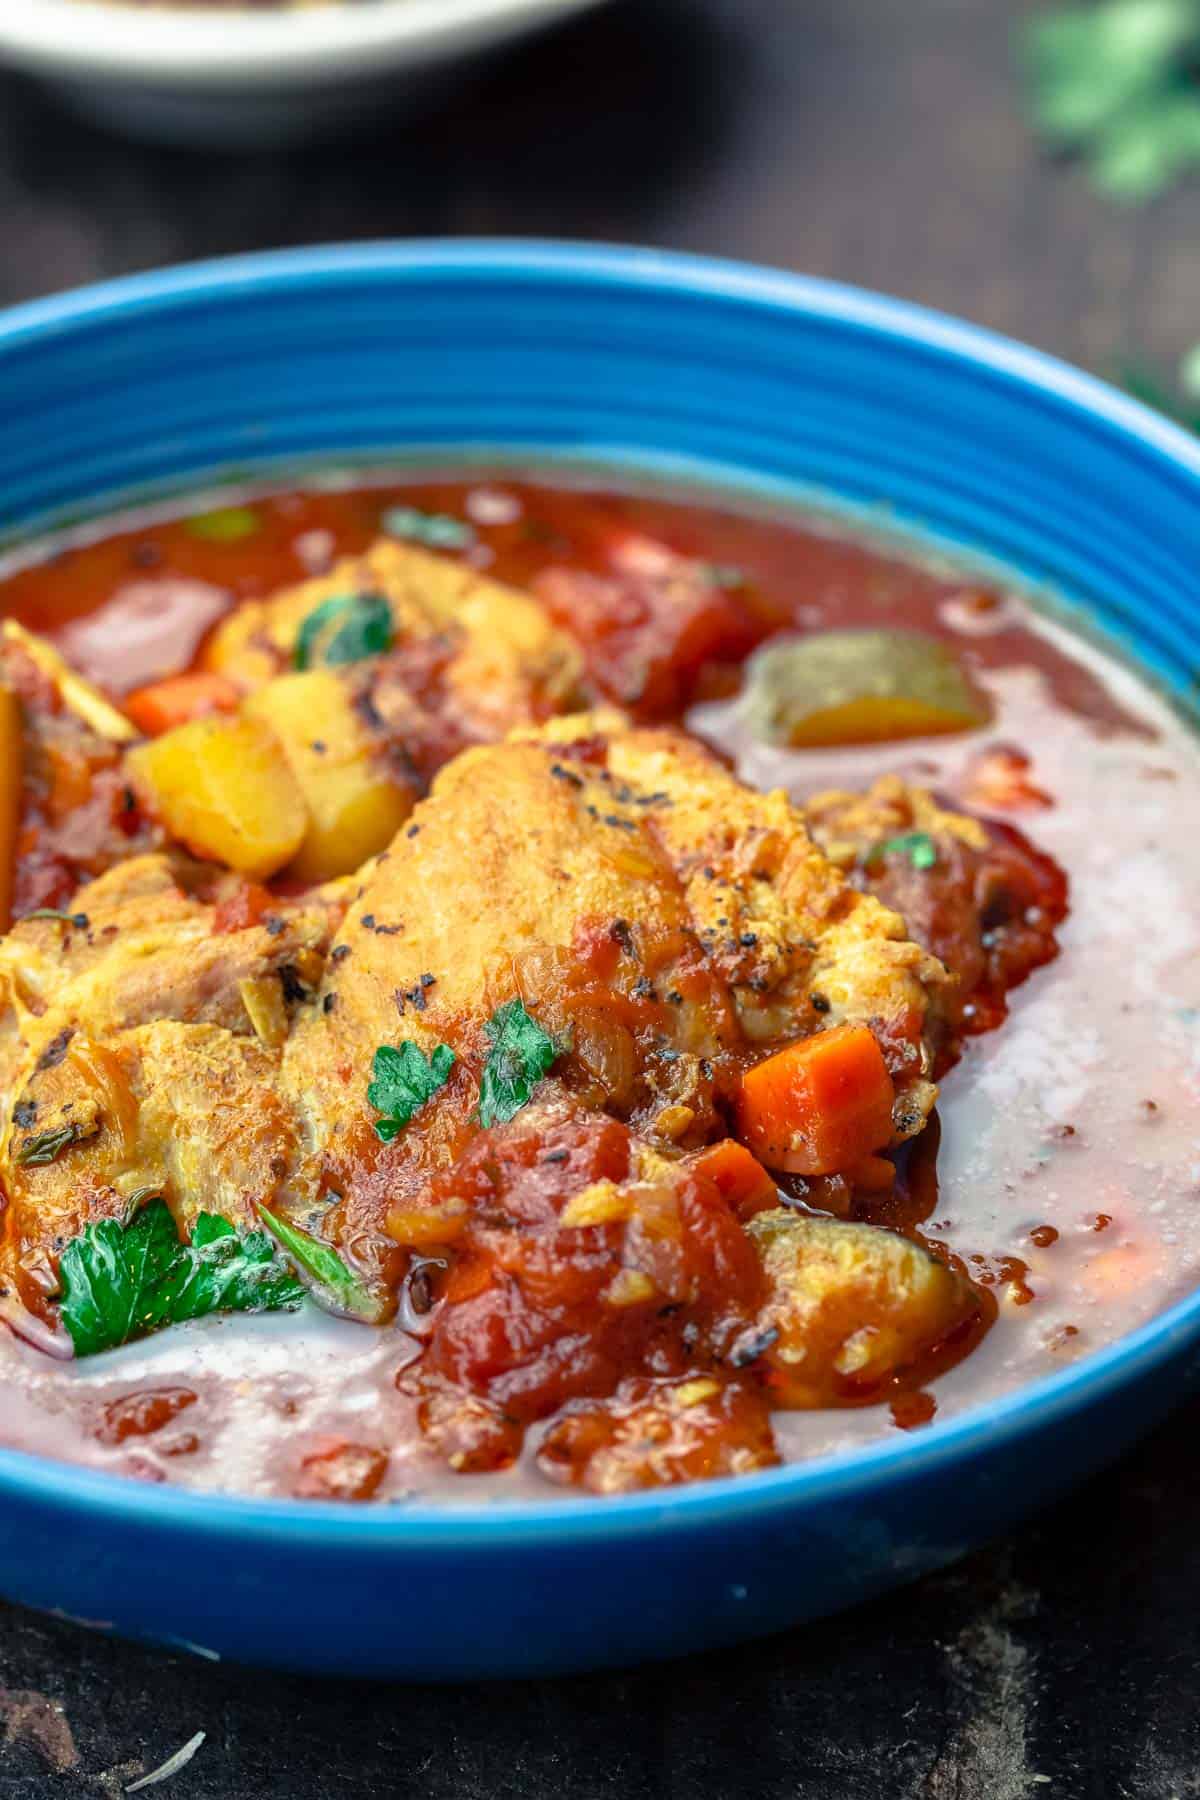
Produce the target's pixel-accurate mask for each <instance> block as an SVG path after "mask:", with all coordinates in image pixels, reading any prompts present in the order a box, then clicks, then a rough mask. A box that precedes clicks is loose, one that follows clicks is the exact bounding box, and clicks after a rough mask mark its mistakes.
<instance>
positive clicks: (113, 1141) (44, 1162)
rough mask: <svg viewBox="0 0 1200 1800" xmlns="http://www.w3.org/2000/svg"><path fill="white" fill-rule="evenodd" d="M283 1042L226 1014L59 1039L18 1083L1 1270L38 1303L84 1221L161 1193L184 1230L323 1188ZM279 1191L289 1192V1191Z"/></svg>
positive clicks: (245, 1222)
mask: <svg viewBox="0 0 1200 1800" xmlns="http://www.w3.org/2000/svg"><path fill="white" fill-rule="evenodd" d="M278 1067H279V1059H278V1053H277V1052H272V1051H270V1050H268V1049H266V1048H265V1047H264V1046H263V1045H261V1044H260V1043H258V1042H257V1041H256V1040H255V1039H253V1038H247V1037H244V1036H238V1035H236V1034H235V1033H234V1032H232V1031H230V1030H229V1029H227V1028H225V1027H221V1026H217V1025H202V1024H180V1023H177V1022H176V1021H174V1020H162V1021H159V1022H157V1023H154V1024H148V1025H141V1026H137V1027H134V1028H132V1029H128V1030H117V1031H114V1032H113V1033H112V1034H111V1035H110V1036H109V1037H108V1038H107V1039H106V1041H105V1042H104V1043H102V1044H101V1043H97V1042H96V1041H95V1040H94V1039H91V1038H89V1037H87V1036H86V1035H85V1034H84V1033H83V1032H82V1031H76V1032H74V1033H73V1034H72V1035H71V1036H70V1037H69V1038H67V1037H60V1038H57V1039H55V1040H53V1041H52V1042H51V1043H50V1044H49V1045H48V1047H47V1048H46V1050H45V1051H43V1053H42V1055H41V1057H40V1058H39V1059H38V1060H37V1061H36V1062H35V1063H34V1064H33V1066H32V1067H31V1068H29V1069H28V1070H27V1071H26V1072H25V1073H24V1076H23V1078H22V1079H21V1080H20V1083H19V1090H18V1091H19V1094H20V1098H19V1099H18V1101H17V1103H16V1106H15V1108H14V1117H13V1119H12V1121H11V1122H10V1125H9V1129H8V1131H7V1133H6V1135H5V1139H4V1147H3V1153H2V1155H0V1178H2V1180H3V1185H4V1192H5V1195H6V1197H7V1206H6V1209H5V1213H4V1238H3V1244H2V1246H0V1270H2V1271H3V1275H4V1277H5V1278H6V1280H7V1281H9V1282H11V1283H13V1284H14V1285H15V1286H16V1288H17V1290H18V1292H19V1293H20V1295H21V1298H22V1300H23V1301H24V1303H25V1304H26V1305H27V1306H29V1307H30V1308H31V1309H32V1310H33V1311H35V1312H38V1311H41V1310H42V1306H43V1304H44V1301H45V1300H46V1299H47V1298H48V1297H50V1296H52V1295H53V1294H54V1293H55V1292H56V1290H57V1273H56V1268H57V1258H58V1253H59V1252H60V1251H61V1250H62V1249H63V1247H64V1246H65V1245H66V1244H67V1243H68V1241H69V1240H70V1239H71V1238H73V1237H75V1236H76V1235H77V1234H78V1233H79V1232H80V1231H82V1230H83V1229H84V1227H85V1226H86V1225H88V1224H90V1223H91V1222H93V1221H94V1220H97V1219H101V1218H109V1217H115V1218H119V1217H122V1216H123V1215H124V1214H125V1213H126V1212H127V1211H128V1210H129V1209H130V1206H131V1204H135V1203H136V1201H135V1197H142V1198H144V1197H145V1196H146V1195H147V1194H148V1193H153V1194H161V1195H162V1196H163V1198H164V1199H165V1200H166V1201H167V1204H168V1205H169V1206H170V1208H171V1210H172V1212H173V1213H174V1215H175V1218H176V1221H177V1223H178V1225H179V1227H180V1230H181V1232H182V1233H183V1234H184V1235H186V1234H188V1233H189V1232H190V1231H191V1229H192V1227H193V1226H194V1224H195V1221H196V1219H197V1217H198V1215H199V1214H200V1213H202V1212H213V1213H221V1214H223V1215H224V1217H225V1218H227V1219H229V1220H230V1221H231V1223H233V1224H234V1225H236V1226H238V1227H239V1228H240V1229H246V1228H254V1227H256V1226H257V1225H258V1218H257V1213H256V1207H257V1206H258V1205H260V1204H261V1205H266V1206H271V1207H275V1206H279V1205H283V1204H286V1205H288V1206H289V1207H291V1208H292V1209H293V1210H295V1209H296V1208H297V1207H302V1205H303V1203H304V1202H305V1201H307V1202H309V1203H310V1204H311V1202H312V1199H313V1194H312V1190H311V1182H310V1181H309V1179H308V1174H307V1170H308V1165H307V1163H306V1161H305V1159H304V1158H303V1156H302V1147H301V1145H300V1143H299V1140H298V1122H297V1119H296V1117H295V1115H294V1114H293V1113H292V1112H291V1111H290V1110H289V1109H288V1108H287V1107H285V1106H284V1105H283V1104H282V1102H281V1101H280V1098H279V1095H278V1091H277V1086H276V1078H277V1075H278ZM281 1196H282V1198H281Z"/></svg>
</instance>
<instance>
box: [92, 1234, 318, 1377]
mask: <svg viewBox="0 0 1200 1800" xmlns="http://www.w3.org/2000/svg"><path fill="white" fill-rule="evenodd" d="M59 1288H60V1299H59V1310H60V1313H61V1317H62V1322H63V1324H64V1325H65V1326H66V1328H67V1331H68V1332H69V1333H70V1337H71V1342H72V1343H73V1344H74V1346H75V1354H76V1355H77V1356H91V1355H94V1354H95V1353H96V1352H97V1351H99V1350H111V1349H114V1348H115V1347H116V1346H117V1345H118V1344H126V1343H128V1342H129V1341H130V1340H131V1339H132V1338H138V1337H144V1336H145V1335H146V1334H147V1333H148V1332H151V1331H157V1330H159V1328H160V1327H162V1326H164V1325H174V1324H178V1323H180V1322H181V1321H182V1320H184V1319H199V1318H203V1317H204V1316H205V1314H207V1313H214V1312H273V1311H278V1310H279V1309H281V1308H284V1307H293V1306H297V1305H299V1303H300V1301H301V1300H302V1299H303V1298H304V1289H303V1287H302V1286H301V1284H300V1283H299V1282H298V1281H297V1280H296V1279H295V1277H294V1276H293V1275H292V1274H291V1273H290V1271H289V1270H288V1269H286V1268H285V1267H284V1265H283V1264H282V1263H281V1262H280V1261H279V1260H278V1258H277V1256H276V1253H275V1246H274V1244H273V1243H272V1241H271V1239H270V1238H269V1237H268V1236H267V1234H266V1232H263V1231H251V1232H247V1233H246V1234H245V1235H244V1236H243V1235H242V1234H240V1233H239V1232H237V1231H236V1230H235V1229H234V1227H233V1226H232V1225H231V1224H230V1223H229V1221H228V1220H227V1219H222V1218H219V1217H217V1216H216V1215H215V1214H212V1213H201V1214H200V1217H199V1218H198V1219H197V1221H196V1225H195V1229H194V1231H193V1233H192V1239H191V1242H190V1243H187V1242H185V1241H184V1240H183V1239H181V1238H180V1236H179V1233H178V1231H177V1229H176V1226H175V1220H174V1219H173V1218H172V1216H171V1212H170V1209H169V1208H168V1206H167V1204H166V1202H165V1201H164V1200H161V1199H155V1200H152V1201H151V1202H150V1204H149V1205H147V1206H144V1207H143V1208H142V1209H141V1211H140V1212H137V1213H135V1214H134V1216H133V1217H132V1218H131V1219H130V1220H129V1221H128V1222H127V1223H122V1221H121V1220H120V1219H100V1220H98V1221H96V1222H95V1223H94V1224H91V1225H88V1226H86V1227H85V1228H84V1230H83V1231H82V1232H80V1234H79V1236H78V1237H75V1238H72V1239H71V1242H70V1243H69V1244H68V1245H67V1247H66V1249H65V1250H64V1251H63V1253H62V1256H61V1258H60V1259H59Z"/></svg>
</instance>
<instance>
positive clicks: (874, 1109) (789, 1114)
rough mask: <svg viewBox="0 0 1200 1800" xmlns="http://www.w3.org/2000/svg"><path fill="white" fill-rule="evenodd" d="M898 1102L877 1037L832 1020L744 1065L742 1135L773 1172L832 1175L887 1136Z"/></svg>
mask: <svg viewBox="0 0 1200 1800" xmlns="http://www.w3.org/2000/svg"><path fill="white" fill-rule="evenodd" d="M894 1099H895V1090H894V1089H893V1087H892V1078H891V1076H890V1075H889V1074H888V1072H887V1067H886V1065H885V1063H884V1060H883V1054H882V1052H881V1051H880V1048H879V1045H878V1044H877V1043H876V1041H875V1037H874V1034H873V1033H872V1032H871V1031H870V1030H869V1029H868V1027H867V1026H865V1025H835V1026H834V1027H833V1028H832V1029H831V1030H829V1031H821V1032H818V1033H817V1034H816V1036H815V1037H808V1038H802V1039H801V1040H800V1042H799V1043H796V1044H789V1045H788V1046H787V1048H786V1049H784V1050H779V1051H777V1052H776V1054H775V1055H774V1056H768V1057H767V1059H766V1061H765V1062H760V1063H759V1064H757V1066H756V1067H755V1068H753V1069H749V1070H747V1072H746V1074H745V1075H743V1077H742V1083H741V1088H740V1091H739V1093H738V1099H737V1122H738V1130H739V1135H740V1136H741V1137H742V1139H743V1140H744V1142H745V1143H746V1144H747V1146H748V1147H749V1148H750V1149H751V1150H752V1151H753V1152H754V1154H755V1156H757V1157H758V1159H759V1161H760V1162H763V1163H765V1164H766V1165H767V1167H768V1168H770V1169H786V1170H787V1171H788V1172H789V1173H791V1174H794V1175H832V1174H835V1173H836V1172H838V1171H840V1170H844V1169H850V1168H853V1167H854V1165H855V1164H856V1163H860V1162H861V1161H862V1160H863V1158H864V1157H867V1156H870V1155H871V1154H872V1152H873V1151H875V1150H880V1149H882V1148H883V1146H884V1145H885V1144H886V1143H887V1142H888V1141H889V1140H890V1138H891V1136H892V1102H893V1100H894Z"/></svg>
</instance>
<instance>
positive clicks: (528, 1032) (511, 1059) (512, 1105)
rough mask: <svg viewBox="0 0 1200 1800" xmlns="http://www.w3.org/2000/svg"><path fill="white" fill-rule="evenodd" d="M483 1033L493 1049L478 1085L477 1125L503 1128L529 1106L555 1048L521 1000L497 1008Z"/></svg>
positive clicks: (556, 1053) (551, 1059)
mask: <svg viewBox="0 0 1200 1800" xmlns="http://www.w3.org/2000/svg"><path fill="white" fill-rule="evenodd" d="M484 1030H485V1031H486V1033H487V1036H488V1041H489V1042H490V1044H491V1046H492V1047H491V1049H490V1050H489V1052H488V1059H487V1062H486V1063H485V1064H484V1066H483V1079H482V1081H481V1082H480V1084H479V1123H480V1124H481V1125H485V1126H487V1125H503V1124H505V1123H506V1122H507V1121H508V1120H509V1119H511V1118H513V1117H514V1116H515V1115H516V1114H517V1113H519V1112H520V1110H521V1108H522V1107H523V1106H525V1105H527V1104H528V1102H529V1100H530V1099H531V1098H532V1095H533V1090H534V1088H535V1087H536V1086H537V1084H538V1082H539V1081H540V1080H541V1079H542V1076H543V1075H545V1074H546V1072H547V1070H548V1069H549V1068H550V1065H551V1064H552V1063H553V1061H554V1059H555V1057H556V1056H557V1055H558V1045H557V1044H556V1043H555V1042H554V1039H553V1038H552V1037H549V1036H548V1035H547V1033H546V1032H544V1031H543V1030H542V1028H541V1026H540V1025H539V1024H538V1022H537V1020H536V1019H535V1018H534V1017H533V1015H532V1014H531V1013H528V1012H526V1010H525V1008H524V1006H523V1005H522V1003H521V1001H520V1000H509V1001H508V1002H507V1004H506V1005H504V1006H500V1007H497V1009H496V1011H495V1012H494V1013H493V1014H492V1016H491V1018H490V1019H489V1020H488V1022H487V1024H486V1025H485V1026H484Z"/></svg>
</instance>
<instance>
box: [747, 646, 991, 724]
mask: <svg viewBox="0 0 1200 1800" xmlns="http://www.w3.org/2000/svg"><path fill="white" fill-rule="evenodd" d="M745 711H746V716H747V719H748V721H749V724H750V727H751V729H752V730H753V731H754V733H755V735H756V736H758V737H760V738H762V739H764V740H765V741H766V742H767V743H770V744H787V745H790V746H791V747H792V748H794V749H814V748H817V747H819V746H822V745H836V744H870V743H886V742H890V741H891V740H893V739H899V738H910V737H936V736H941V735H943V734H944V733H946V732H951V731H969V730H970V729H972V727H974V726H977V725H981V724H983V723H984V722H985V721H986V719H987V716H988V715H987V708H986V706H985V705H984V703H983V701H982V700H981V699H980V698H979V696H978V695H976V693H975V692H974V690H973V689H972V687H971V685H970V683H969V682H968V680H967V678H966V676H965V675H964V673H963V671H962V669H961V668H960V667H959V665H958V663H957V662H956V660H955V658H954V656H953V654H952V653H951V651H950V650H949V649H948V648H947V646H946V645H945V644H943V643H941V642H940V641H939V640H938V639H937V638H933V637H926V636H925V635H924V634H922V633H921V632H916V631H817V632H813V633H812V634H811V635H810V636H808V637H803V638H784V639H781V640H780V641H779V642H777V643H773V644H768V645H766V646H765V648H764V649H762V650H760V651H759V652H758V653H757V655H756V656H754V657H753V658H752V659H751V662H750V664H749V666H748V669H747V686H746V698H745Z"/></svg>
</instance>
